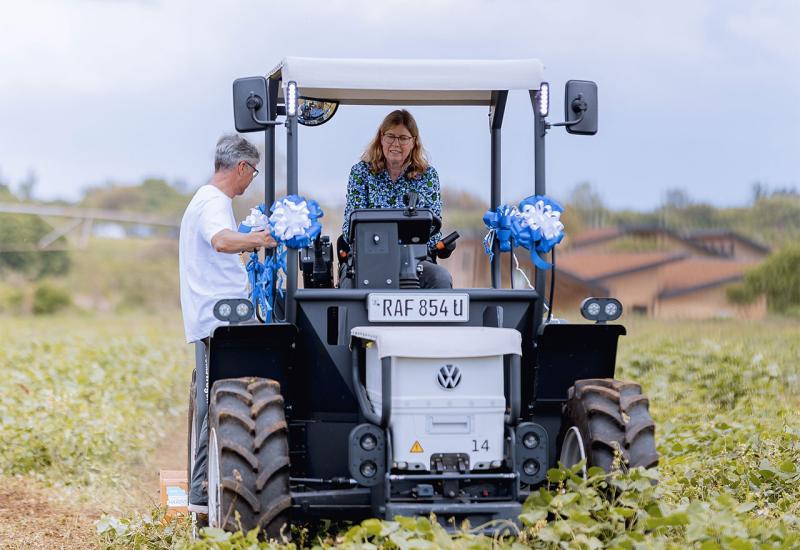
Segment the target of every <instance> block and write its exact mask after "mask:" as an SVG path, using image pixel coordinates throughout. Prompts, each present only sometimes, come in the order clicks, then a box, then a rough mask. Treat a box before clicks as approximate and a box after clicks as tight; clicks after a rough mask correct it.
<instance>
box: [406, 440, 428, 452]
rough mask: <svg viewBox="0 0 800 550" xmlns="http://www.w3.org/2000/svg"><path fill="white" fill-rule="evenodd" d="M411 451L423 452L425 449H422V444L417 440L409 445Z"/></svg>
mask: <svg viewBox="0 0 800 550" xmlns="http://www.w3.org/2000/svg"><path fill="white" fill-rule="evenodd" d="M409 452H412V453H424V452H425V451H424V450H423V449H422V445H420V444H419V441H414V444H413V445H412V446H411V451H409Z"/></svg>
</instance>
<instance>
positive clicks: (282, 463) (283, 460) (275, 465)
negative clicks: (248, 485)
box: [256, 456, 289, 491]
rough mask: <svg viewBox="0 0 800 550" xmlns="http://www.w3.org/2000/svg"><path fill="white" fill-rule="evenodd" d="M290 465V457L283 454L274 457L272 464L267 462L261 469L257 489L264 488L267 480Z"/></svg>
mask: <svg viewBox="0 0 800 550" xmlns="http://www.w3.org/2000/svg"><path fill="white" fill-rule="evenodd" d="M288 465H289V457H288V456H281V457H278V458H276V459H274V460H273V461H272V462H271V463H270V464H267V465H266V466H264V467H263V468H261V470H260V471H259V474H258V478H257V479H256V489H258V490H259V491H260V490H261V489H263V488H264V485H266V484H267V481H269V479H270V478H271V477H272V476H274V475H275V474H276V473H277V472H278V471H280V470H281V469H283V468H285V467H286V466H288Z"/></svg>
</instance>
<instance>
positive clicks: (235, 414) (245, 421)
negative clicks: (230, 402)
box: [219, 409, 256, 433]
mask: <svg viewBox="0 0 800 550" xmlns="http://www.w3.org/2000/svg"><path fill="white" fill-rule="evenodd" d="M219 416H220V418H223V417H227V418H233V419H234V420H238V421H239V423H240V424H241V425H242V426H244V427H245V428H247V430H248V431H249V432H251V433H253V432H255V431H256V423H255V421H254V420H253V419H252V418H250V417H249V416H245V415H244V414H243V413H241V412H239V411H235V410H232V409H222V410H220V411H219Z"/></svg>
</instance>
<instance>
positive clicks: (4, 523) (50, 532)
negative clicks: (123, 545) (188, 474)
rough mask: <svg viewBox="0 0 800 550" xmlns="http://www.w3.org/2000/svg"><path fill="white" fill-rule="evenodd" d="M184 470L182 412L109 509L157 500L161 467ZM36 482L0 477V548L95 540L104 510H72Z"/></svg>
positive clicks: (76, 545) (74, 545) (39, 549)
mask: <svg viewBox="0 0 800 550" xmlns="http://www.w3.org/2000/svg"><path fill="white" fill-rule="evenodd" d="M185 468H186V415H185V414H184V415H180V416H178V418H177V419H176V420H175V421H174V423H173V424H171V425H170V426H169V427H168V429H167V432H166V435H165V436H164V437H163V438H162V440H161V442H160V443H159V445H158V447H157V448H156V450H155V452H154V453H153V454H152V455H151V458H150V459H149V460H148V461H147V462H146V463H145V464H142V465H141V466H139V467H137V468H136V469H135V470H134V471H133V474H132V475H133V476H134V478H135V480H137V481H135V482H134V483H133V484H132V487H133V488H132V490H131V491H130V492H129V493H128V494H126V495H125V497H124V503H123V502H119V503H109V504H111V508H110V509H107V510H109V511H110V510H111V509H119V508H128V507H129V506H132V507H133V509H127V510H124V509H123V510H122V514H125V513H130V512H133V511H134V509H135V510H138V511H144V510H147V509H149V508H150V507H152V506H157V505H158V503H159V486H158V471H159V470H182V469H185ZM55 491H57V489H53V488H48V487H46V486H43V485H42V484H40V483H37V482H35V481H31V480H29V479H26V478H21V477H0V549H2V550H31V549H32V548H34V549H35V550H87V549H91V548H95V547H96V544H97V536H96V534H95V533H96V528H95V521H96V520H97V519H98V518H99V517H100V515H101V514H102V512H103V510H100V509H96V508H94V507H93V506H90V505H84V506H83V507H82V508H72V507H70V506H68V505H67V504H65V503H63V502H60V501H59V499H58V498H56V495H55V494H54V492H55Z"/></svg>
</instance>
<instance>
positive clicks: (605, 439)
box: [558, 378, 658, 472]
mask: <svg viewBox="0 0 800 550" xmlns="http://www.w3.org/2000/svg"><path fill="white" fill-rule="evenodd" d="M649 403H650V402H649V400H648V398H647V397H646V396H644V395H643V394H642V388H641V385H639V384H638V383H636V382H629V381H622V380H615V379H598V378H592V379H586V380H577V381H575V383H574V385H573V386H572V387H570V388H569V390H567V401H566V402H565V404H564V407H563V418H562V425H561V432H560V434H559V438H558V445H559V447H560V446H561V444H562V443H563V441H564V437H565V435H566V433H567V431H568V430H569V428H571V427H572V426H576V427H577V428H578V430H579V432H580V433H581V437H582V439H583V441H584V445H585V449H584V450H585V452H586V460H587V466H600V467H601V468H603V469H605V470H606V471H607V472H608V471H610V469H611V467H612V465H613V464H614V463H615V460H614V459H615V456H616V455H617V453H619V454H620V455H621V457H622V461H623V463H624V464H622V465H623V466H624V467H626V468H634V467H637V466H642V467H644V468H651V467H654V466H656V465H657V464H658V452H657V451H656V447H655V428H656V426H655V422H654V421H653V419H652V417H651V416H650V411H649Z"/></svg>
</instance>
